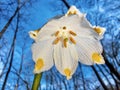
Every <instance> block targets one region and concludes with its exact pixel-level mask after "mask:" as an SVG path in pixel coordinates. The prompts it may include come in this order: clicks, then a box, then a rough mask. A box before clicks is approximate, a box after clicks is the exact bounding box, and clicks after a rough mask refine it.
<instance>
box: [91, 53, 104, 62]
mask: <svg viewBox="0 0 120 90" xmlns="http://www.w3.org/2000/svg"><path fill="white" fill-rule="evenodd" d="M92 60H93V61H94V62H95V63H97V64H104V63H105V61H104V60H103V57H102V55H100V54H99V53H97V52H94V53H93V54H92Z"/></svg>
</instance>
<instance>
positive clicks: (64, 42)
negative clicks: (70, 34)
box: [63, 38, 68, 48]
mask: <svg viewBox="0 0 120 90" xmlns="http://www.w3.org/2000/svg"><path fill="white" fill-rule="evenodd" d="M67 41H68V38H65V39H64V41H63V45H64V47H65V48H66V47H67Z"/></svg>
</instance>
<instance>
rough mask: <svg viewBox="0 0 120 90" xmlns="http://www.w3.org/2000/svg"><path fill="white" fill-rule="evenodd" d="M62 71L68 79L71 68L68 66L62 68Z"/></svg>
mask: <svg viewBox="0 0 120 90" xmlns="http://www.w3.org/2000/svg"><path fill="white" fill-rule="evenodd" d="M64 73H65V75H66V77H67V79H70V77H71V70H70V69H69V68H66V69H64Z"/></svg>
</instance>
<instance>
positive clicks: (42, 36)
mask: <svg viewBox="0 0 120 90" xmlns="http://www.w3.org/2000/svg"><path fill="white" fill-rule="evenodd" d="M57 30H59V22H58V21H57V19H53V20H50V21H49V22H48V23H47V24H45V25H44V26H43V27H42V28H41V30H40V32H39V33H38V35H37V37H36V42H39V41H43V40H48V39H52V38H54V36H53V35H54V33H55V32H56V31H57Z"/></svg>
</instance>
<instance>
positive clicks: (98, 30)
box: [93, 27, 102, 34]
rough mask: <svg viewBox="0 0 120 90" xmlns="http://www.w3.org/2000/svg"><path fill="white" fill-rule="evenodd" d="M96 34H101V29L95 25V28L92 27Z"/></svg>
mask: <svg viewBox="0 0 120 90" xmlns="http://www.w3.org/2000/svg"><path fill="white" fill-rule="evenodd" d="M93 29H94V30H95V31H96V32H97V33H98V34H101V32H102V30H101V28H99V27H95V28H93Z"/></svg>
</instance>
